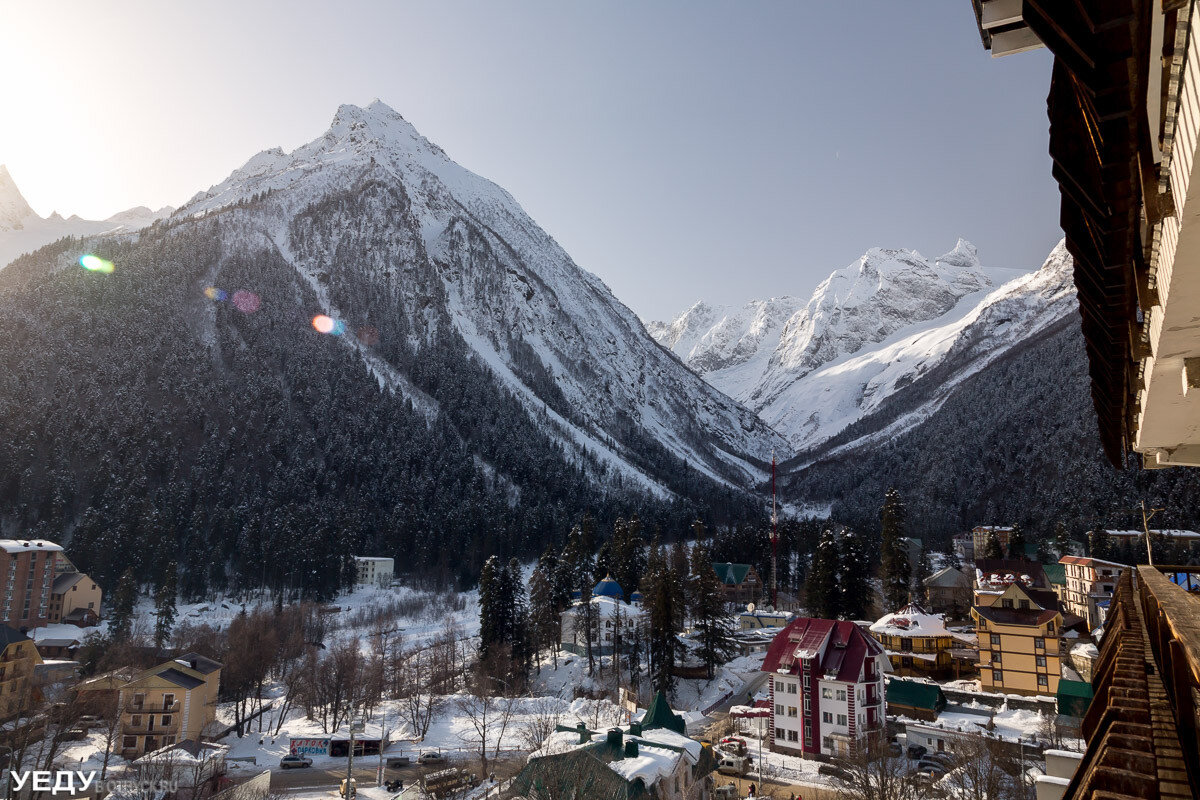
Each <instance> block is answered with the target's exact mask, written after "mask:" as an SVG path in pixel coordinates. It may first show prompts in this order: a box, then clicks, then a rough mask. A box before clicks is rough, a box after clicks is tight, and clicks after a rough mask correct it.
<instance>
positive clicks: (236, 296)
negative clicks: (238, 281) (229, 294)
mask: <svg viewBox="0 0 1200 800" xmlns="http://www.w3.org/2000/svg"><path fill="white" fill-rule="evenodd" d="M233 304H234V306H236V307H237V310H238V311H241V312H242V313H243V314H253V313H254V312H255V311H258V309H259V307H260V306H261V305H262V300H261V299H259V296H258V295H256V294H255V293H254V292H251V291H250V290H248V289H238V290H237V291H236V292H234V293H233Z"/></svg>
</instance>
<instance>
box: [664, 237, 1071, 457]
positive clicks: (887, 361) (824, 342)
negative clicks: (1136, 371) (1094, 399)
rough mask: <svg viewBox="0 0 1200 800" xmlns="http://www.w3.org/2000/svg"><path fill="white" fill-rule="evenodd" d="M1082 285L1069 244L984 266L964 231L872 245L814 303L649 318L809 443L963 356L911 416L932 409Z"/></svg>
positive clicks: (708, 374)
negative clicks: (922, 242)
mask: <svg viewBox="0 0 1200 800" xmlns="http://www.w3.org/2000/svg"><path fill="white" fill-rule="evenodd" d="M1014 276H1015V277H1014ZM1006 280H1007V282H1004V281H1006ZM1000 283H1002V285H1000V286H999V287H998V288H994V287H996V285H997V284H1000ZM1074 297H1075V295H1074V286H1073V284H1072V282H1071V263H1070V257H1069V256H1068V255H1067V253H1066V251H1065V249H1064V248H1063V247H1062V246H1061V245H1060V246H1059V247H1057V248H1055V250H1054V251H1053V252H1052V253H1051V254H1050V257H1049V258H1048V259H1047V261H1046V263H1045V264H1044V265H1043V266H1042V268H1041V269H1040V270H1037V271H1036V272H1033V273H1027V274H1021V273H1020V272H1019V271H1017V270H1001V269H994V268H993V269H988V268H985V267H983V266H981V264H980V262H979V259H978V257H977V254H976V251H975V248H974V247H973V246H972V245H970V244H969V243H967V242H965V241H962V240H960V241H959V242H958V244H957V245H956V246H955V248H954V249H953V250H951V251H950V252H949V253H947V254H945V255H943V256H941V257H939V258H937V259H934V260H933V261H928V260H926V259H924V258H923V257H921V256H920V254H918V253H915V252H913V251H904V250H879V249H876V250H870V251H868V252H867V253H866V254H865V255H864V256H863V257H862V258H861V259H859V260H858V261H857V262H856V263H854V264H851V265H850V266H849V267H847V268H845V269H842V270H838V271H837V272H834V273H833V274H832V275H831V276H830V277H829V278H828V279H827V280H825V281H824V282H822V283H821V284H820V285H819V286H818V287H817V289H816V290H815V291H814V293H813V296H812V298H811V299H810V300H808V302H806V303H802V302H800V301H797V300H795V299H794V298H779V299H773V300H768V301H755V302H751V303H749V304H747V305H746V306H743V307H742V308H740V309H727V308H714V307H711V306H708V305H706V304H704V303H698V304H697V305H696V306H693V307H692V308H691V309H688V311H686V312H685V313H684V314H682V315H681V316H680V317H678V318H677V319H676V320H674V321H673V322H672V323H670V324H662V323H657V324H656V323H652V324H650V325H648V326H647V328H648V330H650V332H651V334H652V335H654V336H655V338H656V339H657V340H658V341H659V342H660V343H661V344H663V345H664V346H666V347H669V348H671V349H672V350H673V351H674V352H675V353H676V354H677V355H679V357H680V358H682V359H683V360H684V361H685V362H686V363H687V364H688V365H689V366H692V367H693V369H695V370H696V371H697V372H699V373H700V374H702V375H703V376H704V377H705V378H706V379H707V380H708V381H709V382H710V383H712V384H713V385H714V386H716V387H718V388H720V389H721V390H722V391H724V392H726V393H728V394H729V395H731V396H732V397H734V398H736V399H738V400H740V401H742V402H744V403H746V404H747V405H748V406H750V407H751V408H753V409H754V410H755V411H757V412H758V413H759V414H760V416H761V417H762V418H763V420H764V421H766V422H767V423H768V424H770V425H771V426H773V427H774V428H775V429H776V430H778V431H779V432H780V433H782V434H784V435H785V436H787V437H788V439H789V440H790V441H791V443H792V444H793V445H794V446H795V447H796V448H797V449H799V450H810V449H813V448H816V447H818V446H820V445H821V444H822V443H823V442H825V441H828V440H829V439H830V438H832V437H834V436H836V435H837V434H839V433H841V432H842V431H843V430H845V429H846V428H847V427H848V426H850V425H852V424H854V423H855V422H857V421H859V420H860V419H862V418H863V417H865V416H867V415H870V414H872V413H874V412H876V411H878V410H879V409H880V408H882V407H883V406H884V405H885V404H886V403H887V401H888V399H889V398H890V397H892V396H893V395H894V394H895V393H896V392H897V391H899V390H901V389H903V388H904V387H906V386H908V385H910V384H912V383H913V382H914V381H916V380H918V379H919V378H920V377H921V376H922V375H925V374H927V373H929V372H930V371H932V370H934V369H935V368H937V367H938V366H939V365H941V364H943V363H944V362H945V361H946V359H947V358H948V357H950V356H952V355H953V356H956V357H958V358H957V360H956V361H955V363H956V364H958V365H959V368H958V369H957V371H953V372H951V373H948V374H946V375H945V376H944V380H943V381H942V383H941V384H940V388H939V389H938V390H937V391H932V392H930V393H929V397H928V403H927V404H925V405H924V406H921V407H918V408H915V409H913V410H912V411H911V412H910V413H909V414H908V415H906V417H905V419H906V420H907V424H912V423H913V422H915V421H917V420H919V419H922V418H924V416H927V415H928V414H930V413H932V412H933V411H934V410H936V408H937V406H938V405H939V404H940V402H941V400H943V399H944V398H945V396H946V395H947V394H948V392H949V391H950V390H952V388H953V387H954V386H956V385H957V384H958V382H960V381H961V380H962V379H963V378H965V377H966V376H968V375H970V374H973V373H974V372H976V371H978V370H979V369H981V368H983V367H984V366H986V365H987V364H988V363H990V362H991V360H993V359H994V358H995V357H996V356H998V355H999V354H1001V353H1003V352H1004V351H1005V350H1006V349H1007V348H1008V347H1011V346H1012V345H1014V344H1016V343H1018V342H1020V341H1022V340H1024V339H1026V338H1028V337H1029V336H1032V335H1034V334H1036V333H1037V332H1038V331H1039V330H1042V329H1044V328H1045V327H1046V326H1047V325H1049V324H1051V323H1053V322H1055V321H1057V320H1059V319H1061V318H1062V317H1063V316H1064V315H1065V314H1067V313H1068V312H1069V311H1071V310H1072V309H1074V308H1075V299H1074Z"/></svg>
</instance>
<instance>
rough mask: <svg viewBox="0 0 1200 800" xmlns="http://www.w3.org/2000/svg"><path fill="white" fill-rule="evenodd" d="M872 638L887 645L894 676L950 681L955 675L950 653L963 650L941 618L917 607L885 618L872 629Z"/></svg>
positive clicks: (913, 606)
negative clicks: (957, 648) (956, 648)
mask: <svg viewBox="0 0 1200 800" xmlns="http://www.w3.org/2000/svg"><path fill="white" fill-rule="evenodd" d="M871 635H872V636H874V637H875V639H876V641H878V642H879V643H880V644H881V645H883V648H884V650H885V651H886V652H887V656H888V659H889V660H890V661H891V663H892V672H893V673H895V674H896V675H904V676H909V677H917V678H933V679H937V680H941V679H946V678H949V677H950V676H951V675H952V674H953V672H954V664H953V658H952V657H951V655H950V651H951V650H953V649H954V648H955V647H959V646H962V642H961V641H960V640H959V639H958V638H957V637H955V636H954V634H952V633H951V632H950V631H948V630H946V621H945V618H944V617H942V615H941V614H930V613H928V612H927V611H925V609H923V608H921V607H920V606H919V605H917V604H916V603H909V604H908V605H907V606H905V607H904V608H902V609H900V610H899V611H897V612H895V613H894V614H885V615H884V616H883V617H882V618H880V619H879V620H877V621H876V622H875V624H873V625H872V626H871Z"/></svg>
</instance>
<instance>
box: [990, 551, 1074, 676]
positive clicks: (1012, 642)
mask: <svg viewBox="0 0 1200 800" xmlns="http://www.w3.org/2000/svg"><path fill="white" fill-rule="evenodd" d="M1010 579H1011V580H1010ZM980 585H981V587H982V590H979V589H977V591H976V604H975V606H974V607H973V608H972V609H971V617H972V618H973V619H974V620H975V635H976V636H977V637H978V639H979V680H980V685H981V687H982V689H983V691H985V692H1001V693H1012V694H1025V695H1051V696H1053V695H1054V693H1055V692H1056V691H1058V679H1059V677H1060V675H1061V674H1062V660H1061V650H1060V647H1059V636H1060V634H1061V633H1062V613H1061V612H1060V611H1059V610H1058V599H1057V596H1056V595H1055V594H1054V591H1053V590H1052V589H1041V590H1039V589H1035V588H1033V580H1032V579H1031V578H1030V576H1029V575H1028V574H1018V575H1015V576H1014V575H1013V573H1006V574H1004V575H1002V576H997V575H995V574H992V575H990V576H988V577H986V578H985V579H984V580H983V581H982V582H981V584H980ZM1043 603H1045V604H1046V605H1045V606H1044V605H1042V604H1043Z"/></svg>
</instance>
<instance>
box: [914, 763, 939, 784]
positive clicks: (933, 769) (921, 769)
mask: <svg viewBox="0 0 1200 800" xmlns="http://www.w3.org/2000/svg"><path fill="white" fill-rule="evenodd" d="M916 774H918V775H925V776H927V777H929V778H932V779H934V780H937V779H938V778H941V777H942V776H943V775H945V774H946V768H945V767H944V766H942V765H941V764H939V763H937V762H936V761H922V762H921V763H920V764H917V769H916Z"/></svg>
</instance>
